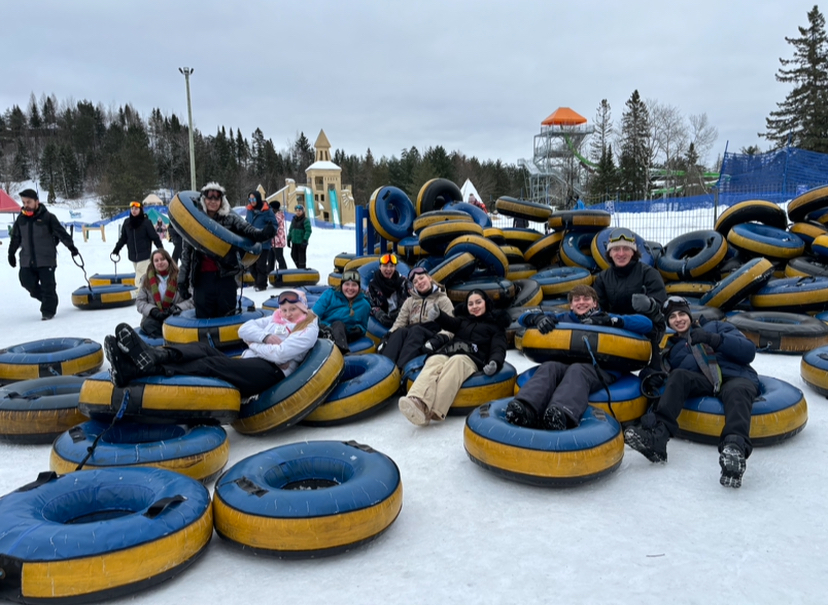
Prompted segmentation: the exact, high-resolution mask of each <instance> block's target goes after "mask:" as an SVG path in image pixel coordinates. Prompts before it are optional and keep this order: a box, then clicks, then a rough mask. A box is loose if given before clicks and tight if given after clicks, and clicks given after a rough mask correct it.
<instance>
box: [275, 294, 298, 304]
mask: <svg viewBox="0 0 828 605" xmlns="http://www.w3.org/2000/svg"><path fill="white" fill-rule="evenodd" d="M301 302H302V299H301V298H299V295H298V294H297V293H296V292H282V293H281V294H280V295H279V304H280V305H283V304H285V303H290V304H291V305H295V304H298V303H301Z"/></svg>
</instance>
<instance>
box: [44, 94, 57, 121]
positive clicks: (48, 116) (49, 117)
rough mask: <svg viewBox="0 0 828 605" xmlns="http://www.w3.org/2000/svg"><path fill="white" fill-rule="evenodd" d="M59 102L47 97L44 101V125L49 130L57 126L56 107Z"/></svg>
mask: <svg viewBox="0 0 828 605" xmlns="http://www.w3.org/2000/svg"><path fill="white" fill-rule="evenodd" d="M56 105H57V102H56V100H55V99H53V98H52V97H46V98H45V99H43V111H42V114H43V125H44V126H46V127H47V128H53V127H55V126H57V110H56V109H55V106H56Z"/></svg>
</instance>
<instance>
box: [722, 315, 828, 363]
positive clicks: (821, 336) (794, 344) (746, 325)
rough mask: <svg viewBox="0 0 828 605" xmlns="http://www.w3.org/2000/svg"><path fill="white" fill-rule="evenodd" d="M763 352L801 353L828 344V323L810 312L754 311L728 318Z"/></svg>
mask: <svg viewBox="0 0 828 605" xmlns="http://www.w3.org/2000/svg"><path fill="white" fill-rule="evenodd" d="M727 321H728V323H731V324H733V325H734V326H736V327H737V328H738V329H739V331H740V332H741V333H742V334H744V335H745V337H746V338H747V339H748V340H749V341H751V342H752V343H753V344H755V345H756V348H757V350H758V351H759V352H760V353H788V354H794V355H801V354H803V353H807V352H808V351H812V350H813V349H816V348H819V347H823V346H826V345H828V324H826V323H825V322H823V321H820V320H819V319H817V318H815V317H811V316H810V315H801V314H798V313H777V312H774V311H755V312H750V313H736V314H735V315H732V316H731V317H728V319H727Z"/></svg>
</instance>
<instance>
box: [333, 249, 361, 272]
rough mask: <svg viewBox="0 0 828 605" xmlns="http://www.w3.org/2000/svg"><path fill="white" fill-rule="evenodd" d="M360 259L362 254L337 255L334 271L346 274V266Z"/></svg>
mask: <svg viewBox="0 0 828 605" xmlns="http://www.w3.org/2000/svg"><path fill="white" fill-rule="evenodd" d="M358 258H362V255H360V254H348V253H347V252H343V253H342V254H337V255H336V256H334V271H335V272H336V273H344V272H345V266H346V265H347V264H348V263H350V262H351V261H352V260H356V259H358Z"/></svg>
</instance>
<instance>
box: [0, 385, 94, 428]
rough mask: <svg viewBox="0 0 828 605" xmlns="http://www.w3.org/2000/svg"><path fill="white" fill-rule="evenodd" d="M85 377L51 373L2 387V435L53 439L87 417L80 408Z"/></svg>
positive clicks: (0, 423)
mask: <svg viewBox="0 0 828 605" xmlns="http://www.w3.org/2000/svg"><path fill="white" fill-rule="evenodd" d="M83 382H84V379H83V378H80V377H78V376H51V377H49V378H36V379H34V380H23V381H20V382H15V383H13V384H10V385H7V386H5V387H0V439H2V440H4V441H11V442H14V443H51V442H52V441H54V439H55V437H57V436H58V435H60V434H61V433H62V432H63V431H65V430H68V429H70V428H72V427H73V426H75V425H76V424H80V423H81V422H83V421H84V420H86V417H85V416H84V415H83V414H81V413H80V411H79V410H78V398H79V397H80V390H81V385H83Z"/></svg>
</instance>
